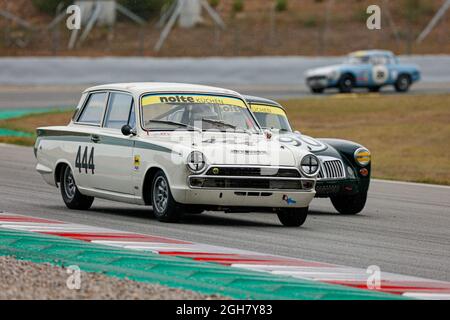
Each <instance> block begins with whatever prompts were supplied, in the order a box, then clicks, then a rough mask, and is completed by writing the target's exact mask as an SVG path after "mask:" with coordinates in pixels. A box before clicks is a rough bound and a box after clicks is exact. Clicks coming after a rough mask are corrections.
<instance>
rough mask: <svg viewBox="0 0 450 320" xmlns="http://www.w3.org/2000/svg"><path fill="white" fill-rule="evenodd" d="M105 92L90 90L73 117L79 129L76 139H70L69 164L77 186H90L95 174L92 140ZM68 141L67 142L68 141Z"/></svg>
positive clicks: (100, 113)
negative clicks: (78, 111)
mask: <svg viewBox="0 0 450 320" xmlns="http://www.w3.org/2000/svg"><path fill="white" fill-rule="evenodd" d="M107 99H108V93H107V92H92V93H90V94H89V95H88V97H87V98H86V102H85V103H84V105H83V107H82V109H81V112H80V114H79V115H78V116H77V117H78V118H77V119H74V124H75V127H76V128H77V129H78V130H79V131H80V133H79V134H78V135H77V139H74V141H71V142H70V144H71V145H72V146H71V148H70V150H72V151H71V152H70V153H71V155H70V157H71V158H72V159H71V164H72V168H73V174H74V178H75V181H76V183H77V186H79V187H84V188H92V187H93V182H94V181H95V179H93V176H94V174H95V161H94V155H95V154H94V142H93V141H95V140H96V139H97V136H98V132H99V129H100V127H101V124H102V120H103V116H104V112H105V107H106V102H107ZM68 143H69V142H68Z"/></svg>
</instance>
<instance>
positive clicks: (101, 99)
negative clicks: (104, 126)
mask: <svg viewBox="0 0 450 320" xmlns="http://www.w3.org/2000/svg"><path fill="white" fill-rule="evenodd" d="M107 97H108V94H107V93H106V92H101V93H93V94H91V95H90V96H89V100H88V102H87V103H86V106H85V107H84V109H83V112H82V113H81V115H80V117H79V118H78V122H83V123H90V124H96V125H100V123H101V122H102V116H103V110H104V109H105V105H106V99H107Z"/></svg>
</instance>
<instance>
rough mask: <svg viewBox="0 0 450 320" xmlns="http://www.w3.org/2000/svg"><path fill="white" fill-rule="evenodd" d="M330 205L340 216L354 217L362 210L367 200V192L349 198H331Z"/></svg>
mask: <svg viewBox="0 0 450 320" xmlns="http://www.w3.org/2000/svg"><path fill="white" fill-rule="evenodd" d="M330 199H331V203H332V204H333V206H334V208H335V209H336V210H337V211H338V212H339V213H340V214H346V215H354V214H358V213H360V212H361V211H362V209H364V206H365V205H366V200H367V192H364V193H358V194H355V195H351V196H335V197H331V198H330Z"/></svg>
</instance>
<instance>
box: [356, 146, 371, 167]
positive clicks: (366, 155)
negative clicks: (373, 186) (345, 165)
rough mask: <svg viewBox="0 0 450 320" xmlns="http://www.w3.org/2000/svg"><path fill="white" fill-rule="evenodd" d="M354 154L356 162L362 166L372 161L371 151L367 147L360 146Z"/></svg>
mask: <svg viewBox="0 0 450 320" xmlns="http://www.w3.org/2000/svg"><path fill="white" fill-rule="evenodd" d="M354 156H355V161H356V163H358V164H359V165H360V166H362V167H365V166H367V165H368V164H369V163H370V160H371V155H370V151H369V150H367V149H366V148H359V149H358V150H356V151H355V154H354Z"/></svg>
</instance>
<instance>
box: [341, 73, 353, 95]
mask: <svg viewBox="0 0 450 320" xmlns="http://www.w3.org/2000/svg"><path fill="white" fill-rule="evenodd" d="M354 86H355V79H354V78H353V77H352V76H351V75H349V74H344V75H343V76H342V78H341V79H340V80H339V83H338V89H339V92H340V93H350V92H352V91H353V87H354Z"/></svg>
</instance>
